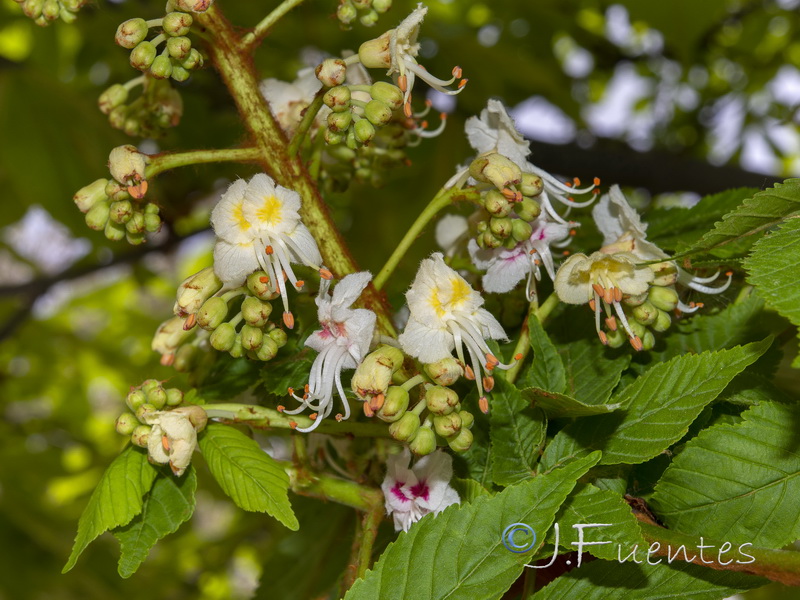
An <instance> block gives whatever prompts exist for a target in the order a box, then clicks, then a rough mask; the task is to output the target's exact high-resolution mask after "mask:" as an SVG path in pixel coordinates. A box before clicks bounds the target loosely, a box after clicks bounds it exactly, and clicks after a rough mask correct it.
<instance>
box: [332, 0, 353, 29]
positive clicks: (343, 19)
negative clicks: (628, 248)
mask: <svg viewBox="0 0 800 600" xmlns="http://www.w3.org/2000/svg"><path fill="white" fill-rule="evenodd" d="M357 16H358V11H357V10H356V7H355V6H353V3H352V2H350V0H345V1H344V2H342V3H341V4H340V5H339V7H338V8H337V9H336V18H337V19H339V22H340V23H341V24H342V25H349V24H350V23H352V22H353V20H355V18H356V17H357Z"/></svg>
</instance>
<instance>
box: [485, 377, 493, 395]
mask: <svg viewBox="0 0 800 600" xmlns="http://www.w3.org/2000/svg"><path fill="white" fill-rule="evenodd" d="M483 389H485V390H486V391H487V392H491V391H492V390H493V389H494V377H492V376H490V375H487V376H486V377H484V378H483Z"/></svg>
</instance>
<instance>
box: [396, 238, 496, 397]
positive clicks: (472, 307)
mask: <svg viewBox="0 0 800 600" xmlns="http://www.w3.org/2000/svg"><path fill="white" fill-rule="evenodd" d="M406 300H407V302H408V308H409V311H410V316H409V319H408V324H407V325H406V328H405V331H403V333H402V334H400V337H399V338H398V341H399V342H400V346H401V347H402V348H403V350H404V351H405V353H406V354H409V355H411V356H414V357H416V358H418V359H419V360H420V361H421V362H423V363H426V364H430V363H434V362H437V361H439V360H442V359H443V358H447V357H448V356H451V352H452V351H453V349H454V348H455V350H456V355H457V356H458V359H459V360H460V361H461V362H462V363H465V364H466V361H465V357H464V348H466V350H467V353H468V354H469V359H470V362H471V364H472V367H471V368H470V367H469V366H467V367H466V368H465V371H466V374H467V377H468V378H470V379H471V378H473V377H474V378H475V380H476V383H477V385H478V393H479V396H480V402H481V408H482V409H488V404H487V400H486V398H485V397H484V396H483V389H484V387H486V389H487V391H491V388H492V387H494V379H493V378H492V376H491V372H492V370H493V369H494V368H495V367H500V368H510V367H509V365H503V364H501V363H500V361H498V360H497V357H495V356H494V355H493V354H492V352H491V350H489V347H488V346H487V345H486V342H485V341H484V340H486V339H493V340H505V339H507V338H506V332H505V331H503V327H502V326H501V325H500V323H498V322H497V319H495V318H494V317H493V316H492V314H491V313H490V312H489V311H487V310H486V309H485V308H481V306H482V305H483V298H481V296H480V294H478V292H476V291H475V290H474V289H472V286H470V284H469V283H467V281H466V280H465V279H464V278H463V277H461V275H459V274H458V273H456V272H455V271H454V270H453V269H451V268H450V267H448V266H447V265H446V264H445V263H444V259H443V257H442V255H441V253H439V252H436V253H434V254H432V255H431V256H430V258H426V259H425V260H423V261H422V264H420V267H419V271H417V276H416V277H415V278H414V282H413V283H412V284H411V289H409V290H408V292H406ZM481 369H483V372H484V373H485V374H486V377H485V378H484V379H483V381H482V380H481Z"/></svg>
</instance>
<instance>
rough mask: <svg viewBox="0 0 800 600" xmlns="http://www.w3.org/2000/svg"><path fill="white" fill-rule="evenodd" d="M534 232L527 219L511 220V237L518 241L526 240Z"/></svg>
mask: <svg viewBox="0 0 800 600" xmlns="http://www.w3.org/2000/svg"><path fill="white" fill-rule="evenodd" d="M532 234H533V227H531V224H530V223H528V222H527V221H523V220H522V219H514V220H513V221H512V222H511V237H512V238H514V240H515V241H517V242H524V241H525V240H527V239H529V238H530V237H531V235H532Z"/></svg>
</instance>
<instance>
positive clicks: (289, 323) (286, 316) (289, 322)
mask: <svg viewBox="0 0 800 600" xmlns="http://www.w3.org/2000/svg"><path fill="white" fill-rule="evenodd" d="M283 322H284V324H285V325H286V327H288V328H289V329H292V328H294V315H293V314H292V313H290V312H289V311H288V310H287V311H286V312H285V313H283Z"/></svg>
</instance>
